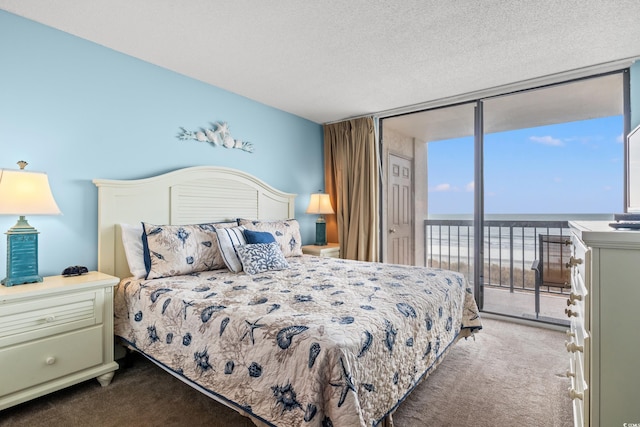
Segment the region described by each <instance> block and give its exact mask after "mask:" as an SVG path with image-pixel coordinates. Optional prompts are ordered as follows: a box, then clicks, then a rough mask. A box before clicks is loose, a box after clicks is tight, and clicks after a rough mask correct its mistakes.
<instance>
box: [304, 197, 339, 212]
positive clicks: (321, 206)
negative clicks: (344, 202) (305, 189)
mask: <svg viewBox="0 0 640 427" xmlns="http://www.w3.org/2000/svg"><path fill="white" fill-rule="evenodd" d="M307 213H308V214H317V215H325V214H332V213H334V212H333V208H332V207H331V200H330V199H329V195H328V194H322V193H314V194H312V195H311V200H310V201H309V207H308V208H307Z"/></svg>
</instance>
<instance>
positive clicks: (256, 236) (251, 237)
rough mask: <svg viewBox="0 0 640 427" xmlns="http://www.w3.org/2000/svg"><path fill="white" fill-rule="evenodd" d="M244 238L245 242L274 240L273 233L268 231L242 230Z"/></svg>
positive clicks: (269, 241)
mask: <svg viewBox="0 0 640 427" xmlns="http://www.w3.org/2000/svg"><path fill="white" fill-rule="evenodd" d="M244 238H245V239H246V240H247V244H253V243H273V242H275V241H276V239H275V237H273V234H271V233H269V232H268V231H253V230H244Z"/></svg>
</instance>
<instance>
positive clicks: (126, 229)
mask: <svg viewBox="0 0 640 427" xmlns="http://www.w3.org/2000/svg"><path fill="white" fill-rule="evenodd" d="M120 228H121V229H122V245H123V246H124V254H125V255H126V257H127V264H129V271H130V272H131V275H132V276H133V277H135V278H136V279H143V278H145V277H146V276H147V268H146V267H145V266H144V250H143V247H142V224H137V225H132V224H120Z"/></svg>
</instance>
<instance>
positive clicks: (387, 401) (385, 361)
mask: <svg viewBox="0 0 640 427" xmlns="http://www.w3.org/2000/svg"><path fill="white" fill-rule="evenodd" d="M287 261H288V263H289V268H287V269H285V270H280V271H270V272H266V273H262V274H256V275H248V274H244V273H240V274H234V273H231V272H229V271H228V270H226V269H222V270H215V271H205V272H200V273H195V274H191V275H185V276H176V277H168V278H160V279H154V280H141V279H124V280H122V281H121V282H120V284H119V285H118V287H117V288H116V294H115V324H114V328H115V334H116V335H117V336H119V337H120V338H122V340H123V341H124V342H125V343H126V344H127V345H128V346H130V347H131V348H133V349H135V350H137V351H140V352H142V353H144V354H145V355H147V356H148V357H150V358H152V359H153V360H154V361H156V363H159V364H160V365H162V366H164V367H165V368H166V369H168V370H170V371H172V372H173V373H175V374H176V375H178V376H180V377H183V378H184V380H185V381H187V382H189V383H193V384H197V385H198V386H199V387H200V388H202V389H204V390H206V391H207V392H209V393H211V394H212V395H214V396H217V397H219V400H221V401H223V402H225V403H226V404H227V405H229V406H231V407H233V408H235V409H236V410H238V411H240V412H243V413H246V414H248V415H250V416H252V417H253V418H254V419H257V420H260V421H261V422H263V423H265V424H267V425H276V426H298V425H303V426H349V427H352V426H376V425H378V424H379V423H380V422H381V421H382V420H383V419H384V418H385V416H387V415H388V414H390V413H392V412H393V410H394V409H395V408H396V407H397V406H398V405H399V404H400V403H401V402H402V401H403V400H404V399H405V398H406V397H407V396H408V394H409V393H410V392H411V391H412V390H413V389H414V388H415V387H416V385H417V384H419V383H420V382H421V381H422V380H423V379H424V378H426V376H427V375H428V374H429V373H430V372H431V371H432V370H433V369H434V368H435V367H436V366H437V365H438V364H439V363H440V361H441V360H442V358H443V357H444V355H445V354H446V353H447V350H448V349H449V348H450V347H451V346H452V345H453V344H454V343H455V342H456V340H458V339H459V338H461V337H466V336H469V335H470V334H472V333H473V332H475V331H477V330H479V329H481V327H482V325H481V320H480V317H479V314H478V308H477V306H476V304H475V301H474V299H473V295H472V291H471V289H470V288H469V285H468V283H467V281H466V279H465V278H464V276H462V275H461V274H459V273H456V272H452V271H446V270H439V269H431V268H424V267H413V266H402V265H391V264H382V263H368V262H359V261H350V260H342V259H336V258H322V257H313V256H307V255H305V256H301V257H290V258H287Z"/></svg>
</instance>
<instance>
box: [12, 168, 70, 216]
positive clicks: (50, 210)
mask: <svg viewBox="0 0 640 427" xmlns="http://www.w3.org/2000/svg"><path fill="white" fill-rule="evenodd" d="M60 213H61V212H60V209H59V208H58V205H57V204H56V201H55V200H54V198H53V194H51V188H50V187H49V178H48V177H47V174H45V173H42V172H31V171H29V172H27V171H25V170H10V169H0V215H59V214H60Z"/></svg>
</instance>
